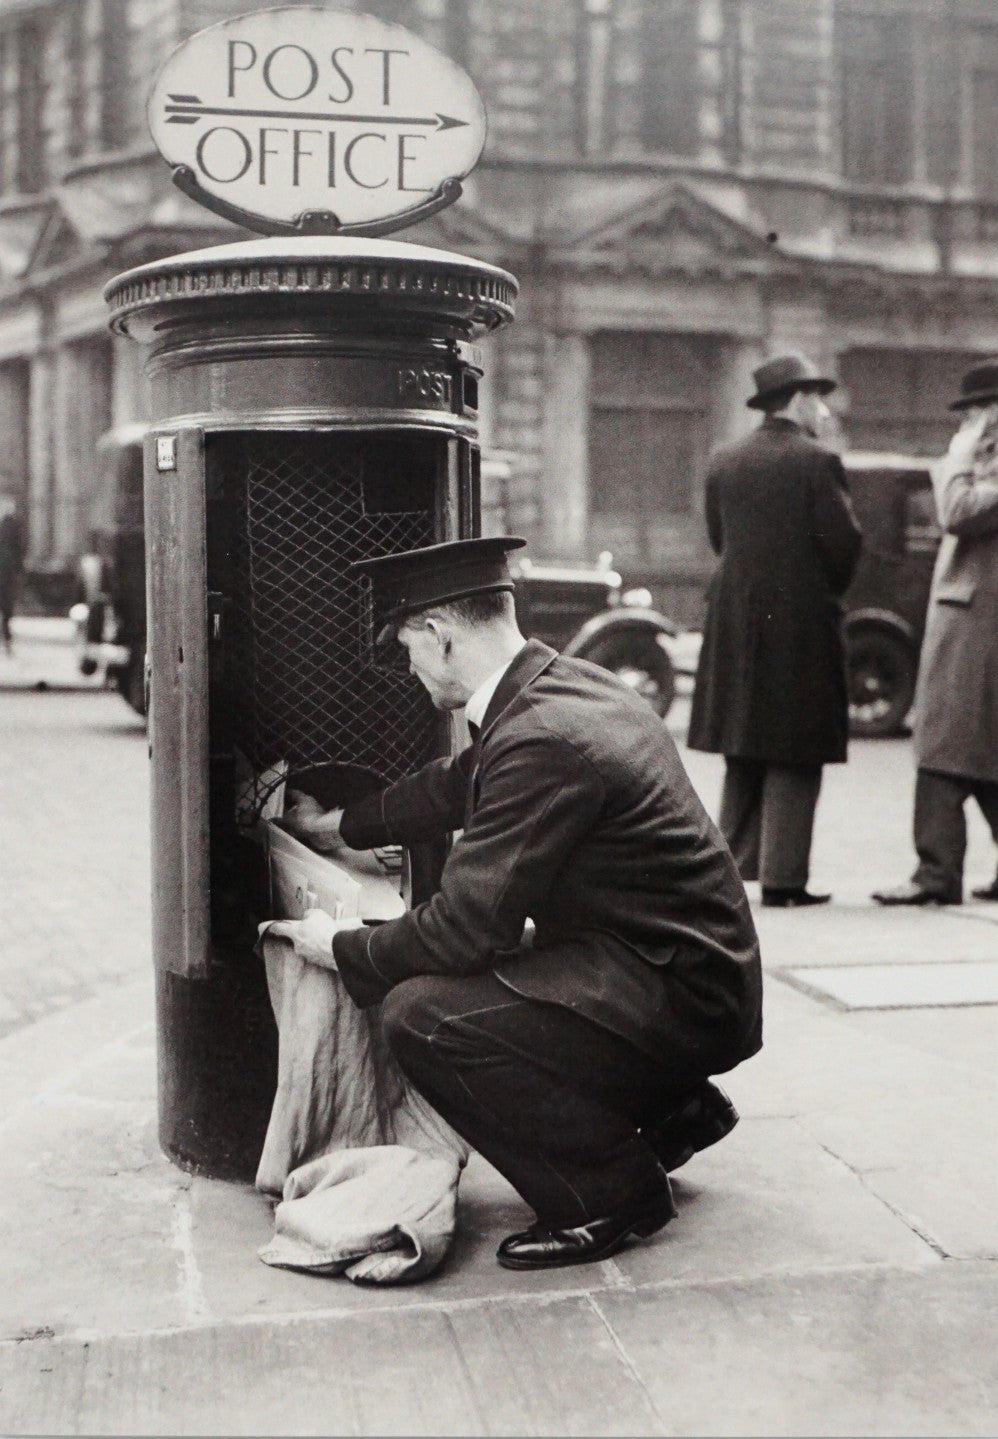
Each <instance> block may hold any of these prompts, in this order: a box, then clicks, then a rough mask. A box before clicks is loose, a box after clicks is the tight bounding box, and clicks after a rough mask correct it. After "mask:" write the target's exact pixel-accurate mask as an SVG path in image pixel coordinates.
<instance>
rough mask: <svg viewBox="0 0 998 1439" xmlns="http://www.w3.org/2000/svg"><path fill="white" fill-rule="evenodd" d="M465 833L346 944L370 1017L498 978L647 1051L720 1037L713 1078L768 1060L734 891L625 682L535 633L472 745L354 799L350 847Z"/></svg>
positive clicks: (343, 969)
mask: <svg viewBox="0 0 998 1439" xmlns="http://www.w3.org/2000/svg"><path fill="white" fill-rule="evenodd" d="M462 828H463V831H464V832H463V834H462V835H461V837H460V838H459V839H458V840H457V842H456V843H455V844H454V846H453V848H452V850H451V852H450V855H449V857H448V859H447V862H446V864H445V866H444V871H443V877H442V883H441V887H440V890H439V892H438V893H436V894H435V895H434V896H433V897H432V898H431V899H430V900H428V901H427V902H426V903H424V904H421V905H419V906H418V907H416V908H415V909H413V910H411V911H409V912H407V913H406V914H404V915H402V916H401V917H399V918H398V919H394V920H391V921H389V922H387V923H385V924H382V925H379V926H377V927H364V928H360V929H354V930H345V931H341V932H340V933H338V934H337V935H336V937H335V939H334V944H333V952H334V957H335V959H336V963H337V966H338V968H339V970H340V973H341V975H342V977H343V982H344V984H345V985H346V987H347V990H348V991H349V993H350V995H351V997H352V998H353V999H354V1001H355V1002H356V1003H357V1004H358V1005H360V1006H366V1005H370V1004H374V1003H377V1002H378V1001H380V1000H382V999H384V997H385V996H386V994H387V993H388V992H389V990H391V989H392V988H393V986H395V985H397V984H399V983H400V982H402V981H404V980H406V979H409V978H411V977H414V976H417V975H427V974H440V975H451V976H458V975H462V974H472V973H476V972H480V971H484V970H488V969H492V970H494V971H495V973H496V975H497V976H498V978H499V979H500V980H501V981H502V983H503V984H504V985H506V986H507V987H508V988H509V989H511V990H513V991H515V992H516V993H518V994H519V995H522V996H526V997H530V998H533V999H537V1000H541V1001H545V1002H549V1003H554V1004H557V1005H563V1006H567V1007H569V1008H571V1009H573V1010H575V1011H576V1012H577V1013H578V1014H580V1015H582V1016H584V1017H585V1018H587V1019H589V1020H591V1021H594V1022H595V1023H596V1024H598V1025H600V1026H602V1027H604V1028H605V1029H608V1030H610V1031H612V1032H613V1033H614V1034H617V1035H620V1036H621V1037H623V1038H624V1039H626V1040H628V1041H629V1042H630V1043H631V1044H633V1045H634V1046H636V1047H637V1048H639V1049H640V1050H642V1051H643V1052H644V1053H646V1054H648V1055H650V1056H652V1057H653V1058H655V1057H660V1056H661V1054H662V1052H663V1047H668V1045H669V1043H670V1036H671V1035H673V1034H675V1033H676V1032H677V1027H679V1028H681V1029H682V1030H683V1032H684V1034H685V1035H686V1037H687V1040H688V1038H689V1030H690V1028H691V1027H692V1028H693V1029H694V1030H696V1031H701V1030H702V1031H703V1032H704V1033H705V1034H709V1035H710V1036H711V1043H710V1046H709V1048H710V1050H711V1055H710V1057H709V1058H708V1057H707V1056H706V1055H705V1065H704V1073H707V1072H715V1073H716V1072H721V1071H723V1070H724V1069H728V1068H732V1067H733V1066H734V1065H735V1064H737V1063H739V1062H740V1061H741V1060H742V1059H745V1058H747V1057H748V1056H750V1055H752V1054H754V1053H755V1052H756V1051H757V1050H758V1049H759V1048H760V1046H761V1042H762V1020H761V1007H762V983H761V972H760V961H759V948H758V941H757V938H756V934H755V929H754V927H753V923H752V919H751V915H750V913H749V907H748V902H747V900H746V897H745V892H744V889H743V886H742V883H741V880H740V879H739V877H738V875H737V872H736V870H735V867H734V863H733V861H732V859H731V856H730V854H729V852H728V850H727V848H726V846H725V844H724V842H723V840H722V839H721V837H720V835H719V833H718V832H717V830H716V829H715V827H714V825H713V824H712V822H711V820H710V819H709V817H708V815H707V814H706V812H705V810H704V808H703V806H702V805H701V803H700V801H699V799H698V798H697V796H696V794H695V792H694V790H693V787H692V785H691V784H690V781H689V779H688V777H687V775H686V773H685V770H684V769H683V767H682V764H681V762H680V759H679V756H678V753H677V751H676V747H675V744H674V743H673V740H672V738H671V737H670V735H669V734H668V732H667V731H666V730H665V728H664V726H663V725H662V722H661V720H660V719H659V718H658V717H657V716H656V715H655V714H654V712H653V711H652V709H651V708H650V707H649V706H648V705H647V704H646V703H645V701H644V700H642V699H641V698H639V697H638V696H636V695H634V694H632V693H631V691H629V690H628V689H627V688H626V687H625V686H623V685H621V683H620V682H619V681H618V680H616V679H615V678H614V677H612V676H611V675H609V674H607V673H606V672H605V671H603V670H601V669H598V668H597V667H596V666H594V665H591V664H588V663H586V662H585V661H582V660H574V659H566V658H564V657H563V656H561V655H558V654H557V653H556V652H555V651H554V650H552V649H550V648H549V647H548V646H547V645H544V644H541V643H539V642H537V641H533V640H532V641H529V642H528V643H527V644H526V646H525V647H524V648H523V649H522V650H521V651H520V653H519V655H518V656H517V657H516V658H515V659H514V660H513V662H512V664H511V666H510V667H509V669H508V670H507V671H506V673H505V675H504V676H503V678H502V680H501V681H500V683H499V686H498V688H497V690H496V691H495V693H494V695H493V697H492V700H491V701H490V703H489V706H488V709H487V710H486V713H485V717H484V721H483V724H482V729H481V734H480V736H479V738H478V740H477V741H476V743H475V744H474V745H472V746H471V747H469V748H468V749H466V750H465V751H464V752H463V753H462V754H460V755H457V756H456V757H453V758H444V759H439V760H436V761H435V762H433V763H431V764H429V765H427V766H426V767H424V768H423V769H422V770H420V771H419V772H418V773H417V774H415V775H413V776H411V777H410V778H407V779H403V780H400V781H399V782H398V783H396V784H393V785H391V786H390V787H389V788H388V789H386V790H384V791H383V792H381V793H380V794H377V795H374V796H369V797H367V798H365V799H364V800H362V801H360V802H359V803H356V804H353V805H351V806H350V807H349V808H348V809H347V810H346V812H345V814H344V816H343V821H342V826H341V835H342V838H343V839H344V841H345V842H346V843H347V844H348V845H350V846H351V847H353V848H355V849H367V848H371V847H373V846H375V845H382V844H408V843H411V842H413V841H418V840H423V839H427V838H429V837H431V836H437V835H439V834H440V833H441V832H445V831H454V830H459V829H462ZM528 917H529V918H530V919H532V920H533V921H534V925H535V931H536V937H535V942H534V945H533V947H532V948H522V947H521V936H522V933H523V928H524V922H525V920H526V919H527V918H528Z"/></svg>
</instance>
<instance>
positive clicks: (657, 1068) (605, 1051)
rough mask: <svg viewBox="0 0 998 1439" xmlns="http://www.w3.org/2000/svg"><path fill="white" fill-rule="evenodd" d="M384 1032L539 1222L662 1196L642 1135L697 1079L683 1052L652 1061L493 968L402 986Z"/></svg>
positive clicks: (392, 998) (418, 1082) (563, 1220)
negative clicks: (519, 988) (518, 989)
mask: <svg viewBox="0 0 998 1439" xmlns="http://www.w3.org/2000/svg"><path fill="white" fill-rule="evenodd" d="M382 1023H383V1025H384V1030H385V1034H386V1037H387V1039H388V1042H389V1044H390V1045H391V1048H392V1051H393V1052H394V1054H395V1056H396V1058H397V1059H398V1061H399V1064H400V1065H401V1067H402V1069H403V1071H404V1073H405V1074H406V1076H407V1077H408V1079H409V1080H410V1081H411V1083H412V1084H413V1085H415V1087H416V1088H417V1089H418V1090H419V1091H420V1093H421V1094H423V1095H424V1096H425V1097H426V1098H427V1099H428V1100H429V1101H430V1103H431V1104H433V1105H434V1106H435V1108H436V1109H437V1110H438V1111H439V1112H440V1113H441V1114H442V1115H443V1116H444V1118H445V1119H447V1120H448V1121H449V1122H450V1123H451V1124H452V1125H453V1126H454V1128H455V1129H456V1130H457V1132H458V1133H459V1134H460V1135H462V1136H463V1137H464V1138H465V1139H466V1140H467V1141H468V1143H469V1144H471V1145H472V1146H473V1147H474V1148H475V1149H477V1150H478V1152H479V1153H480V1154H482V1155H484V1157H485V1158H486V1159H488V1160H489V1161H490V1163H492V1164H494V1165H495V1167H496V1169H498V1170H499V1172H500V1173H501V1174H503V1175H505V1177H506V1178H507V1179H508V1180H509V1181H510V1183H511V1184H512V1185H513V1186H514V1188H515V1189H517V1190H518V1192H519V1193H520V1194H521V1195H522V1196H523V1198H524V1199H525V1200H526V1201H527V1203H528V1204H529V1205H530V1206H531V1208H532V1209H533V1210H534V1211H535V1213H536V1214H537V1216H538V1218H539V1219H541V1220H542V1221H544V1222H546V1223H547V1224H549V1225H551V1226H553V1227H570V1226H574V1225H578V1224H583V1223H585V1222H586V1221H587V1220H592V1219H600V1218H603V1217H605V1216H607V1215H611V1214H614V1213H616V1212H617V1211H619V1210H620V1209H621V1208H622V1207H625V1206H627V1205H628V1204H629V1203H630V1202H631V1201H634V1200H638V1201H640V1200H642V1199H644V1198H648V1197H652V1196H654V1195H658V1194H661V1193H663V1192H665V1191H666V1190H667V1187H668V1181H667V1178H666V1175H665V1173H664V1171H663V1170H662V1169H661V1168H660V1167H659V1164H658V1162H657V1160H656V1158H655V1156H654V1154H653V1153H652V1151H651V1149H649V1147H648V1145H647V1144H646V1143H645V1142H644V1140H643V1139H642V1138H641V1136H640V1135H639V1133H638V1126H639V1125H641V1124H642V1123H647V1122H648V1121H649V1120H651V1119H653V1118H656V1117H659V1118H661V1117H663V1116H664V1115H666V1114H668V1113H670V1112H671V1111H672V1110H673V1109H675V1108H676V1107H677V1105H678V1104H679V1103H681V1102H682V1100H683V1098H684V1097H685V1096H686V1095H688V1094H689V1093H690V1091H691V1090H693V1089H694V1088H696V1087H697V1085H698V1084H699V1083H700V1082H701V1081H702V1080H703V1079H705V1078H706V1077H707V1076H706V1075H705V1074H704V1073H703V1072H702V1069H701V1068H699V1067H696V1068H693V1069H691V1068H688V1067H687V1066H688V1065H689V1064H690V1057H689V1056H684V1055H683V1054H682V1053H681V1052H679V1050H680V1049H681V1048H682V1046H681V1045H680V1046H677V1047H676V1052H675V1053H673V1054H670V1055H664V1056H663V1059H662V1061H661V1063H656V1062H655V1061H653V1060H652V1059H650V1058H649V1057H648V1056H647V1055H645V1054H642V1053H641V1052H640V1051H639V1050H638V1049H636V1048H635V1047H634V1046H633V1045H631V1044H629V1043H628V1042H627V1041H626V1040H624V1039H621V1038H619V1037H618V1036H617V1035H614V1034H612V1033H610V1032H609V1031H608V1030H604V1029H602V1028H600V1027H599V1026H598V1025H595V1024H592V1023H591V1022H590V1021H589V1020H587V1019H583V1018H582V1017H581V1016H579V1015H577V1014H575V1013H574V1012H573V1011H572V1010H569V1009H565V1008H563V1007H562V1006H560V1005H554V1004H544V1003H541V1002H539V1001H537V1000H531V999H524V998H522V997H521V996H520V995H518V994H516V993H514V992H513V990H511V989H508V988H507V987H506V986H505V985H504V984H502V983H501V982H500V981H499V980H498V979H497V978H496V976H495V975H494V974H493V973H491V972H488V973H486V974H480V975H468V976H461V977H457V978H451V977H443V976H439V975H420V976H419V977H417V978H415V979H409V980H405V981H404V982H403V983H402V984H399V985H396V987H395V988H394V989H393V990H392V991H391V993H390V994H389V995H388V996H387V998H386V999H385V1001H384V1004H383V1006H382ZM700 1063H701V1064H702V1059H701V1061H700Z"/></svg>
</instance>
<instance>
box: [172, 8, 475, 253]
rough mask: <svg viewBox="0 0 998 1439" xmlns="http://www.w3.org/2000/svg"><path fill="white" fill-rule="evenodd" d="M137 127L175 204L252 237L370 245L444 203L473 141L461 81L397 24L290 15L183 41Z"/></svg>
mask: <svg viewBox="0 0 998 1439" xmlns="http://www.w3.org/2000/svg"><path fill="white" fill-rule="evenodd" d="M148 116H149V128H150V130H151V132H152V137H153V140H154V141H155V143H156V146H157V148H158V149H159V151H160V153H161V154H162V155H163V157H164V158H165V159H166V160H168V161H169V163H170V164H171V165H172V166H173V167H174V168H173V178H174V180H175V182H176V183H177V184H178V185H179V186H180V188H181V189H182V190H184V191H185V193H187V194H189V195H191V196H193V198H195V199H197V200H198V201H200V203H202V204H203V205H206V206H207V207H208V208H209V209H212V210H214V211H216V212H217V213H219V214H222V215H224V216H226V217H227V218H228V219H232V220H235V221H236V223H237V224H241V225H244V226H245V227H246V228H247V229H251V230H258V231H262V232H264V233H266V234H307V233H325V234H351V233H352V234H366V235H375V234H384V233H387V232H388V231H390V230H393V229H396V228H398V227H399V226H400V225H403V224H408V223H412V222H413V221H414V220H416V219H419V218H423V216H425V215H427V214H432V213H433V212H434V211H436V210H439V209H441V208H442V207H443V206H444V205H447V204H450V203H451V201H452V200H455V199H456V198H457V196H458V195H460V193H461V180H462V179H463V178H464V176H465V175H467V174H468V172H469V171H470V170H472V169H473V168H474V166H475V164H476V162H477V161H478V158H479V156H480V155H481V153H482V148H483V146H484V144H485V130H486V122H485V108H484V106H483V104H482V101H481V97H480V96H479V94H478V91H477V90H476V89H475V86H474V84H473V83H472V81H471V79H470V77H469V76H468V75H466V74H465V72H464V71H463V70H461V69H460V68H459V67H458V66H457V65H455V64H454V63H453V62H452V61H451V60H449V59H448V58H447V56H446V55H442V54H441V53H440V51H439V50H435V49H434V48H433V46H432V45H428V44H427V43H426V42H425V41H424V40H422V39H420V37H419V36H418V35H414V34H412V32H411V31H409V30H405V29H403V28H402V27H401V26H400V25H389V24H385V23H384V22H383V21H381V20H378V19H376V18H375V17H374V16H373V15H363V14H356V13H354V12H352V11H347V10H333V9H327V8H325V7H320V6H294V7H289V8H285V9H276V10H263V11H259V12H258V13H256V14H253V15H241V16H237V17H236V18H234V19H231V20H225V21H223V22H222V23H221V24H219V25H213V26H211V27H210V28H209V29H207V30H201V31H199V32H198V33H197V34H196V35H192V36H191V38H190V39H189V40H187V41H186V42H185V43H184V44H183V45H181V46H180V47H179V49H177V50H175V51H174V53H173V54H172V55H171V56H170V58H169V60H167V62H166V64H165V65H164V66H163V69H162V70H161V71H160V73H159V75H158V76H157V79H156V82H155V85H154V86H153V90H152V93H151V95H150V97H149V106H148Z"/></svg>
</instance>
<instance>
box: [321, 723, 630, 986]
mask: <svg viewBox="0 0 998 1439" xmlns="http://www.w3.org/2000/svg"><path fill="white" fill-rule="evenodd" d="M394 788H398V787H397V786H396V787H394ZM603 798H604V790H603V782H602V780H601V779H600V777H599V775H598V773H597V772H596V771H595V770H594V769H593V767H592V766H591V765H590V763H589V761H588V760H586V759H584V758H583V757H582V756H581V755H579V754H578V752H577V751H576V750H575V749H574V748H573V747H572V745H571V744H570V743H569V742H568V741H566V740H564V739H562V738H560V737H558V736H555V735H551V734H549V733H548V732H546V731H544V730H540V729H537V730H531V731H528V732H526V733H524V732H523V731H522V730H518V731H517V732H514V733H513V734H511V735H509V736H507V737H504V738H500V737H499V736H498V735H496V734H493V735H492V736H491V738H490V740H489V742H488V744H487V745H486V746H485V748H484V750H483V753H482V762H481V773H480V798H479V801H478V805H477V807H476V809H475V813H474V818H473V820H472V822H471V824H470V825H469V827H468V828H467V829H466V830H465V832H464V834H463V835H462V837H461V838H460V839H459V840H458V841H457V843H456V844H455V846H454V848H453V849H452V850H451V853H450V855H449V857H448V860H447V864H446V866H445V868H444V873H443V880H442V884H441V888H440V890H439V891H438V893H437V894H435V895H434V896H433V897H432V899H430V900H428V901H427V902H426V903H425V904H422V905H419V906H418V907H417V908H415V909H413V910H411V911H409V912H408V913H407V914H404V915H401V916H400V917H399V918H398V919H394V920H390V921H388V922H387V923H385V924H382V925H379V926H378V927H377V928H376V929H355V930H346V931H343V932H342V933H340V934H338V935H337V936H336V938H335V941H334V949H333V952H334V955H335V958H336V962H337V966H338V968H339V971H340V973H341V975H342V977H343V982H344V984H345V985H346V987H347V989H348V991H349V993H350V995H351V997H352V998H353V999H354V1001H355V1002H356V1003H357V1004H359V1005H362V1006H363V1005H366V1004H371V1003H375V1002H377V1001H378V1000H381V999H383V998H384V996H385V994H386V993H387V992H388V990H390V989H391V988H392V987H393V986H394V985H396V984H398V983H400V982H401V981H402V980H404V979H408V978H411V977H412V976H414V975H418V974H454V975H457V974H472V973H476V972H479V971H482V970H486V969H489V968H491V966H492V964H493V963H494V960H495V956H496V954H497V953H500V952H502V951H504V950H510V949H513V948H514V947H515V946H516V945H517V944H518V943H519V941H520V938H521V936H522V933H523V926H524V921H525V920H526V919H527V917H528V916H529V915H531V914H533V913H534V911H535V908H539V907H541V906H542V904H543V900H544V898H545V896H546V895H547V893H548V891H549V889H550V886H551V884H552V882H553V881H554V879H555V877H556V876H557V874H558V872H559V870H560V869H561V867H562V866H563V865H564V864H565V862H566V860H567V859H568V858H569V856H570V855H571V853H572V851H573V850H574V848H575V847H576V846H577V845H578V843H579V842H580V840H581V839H582V838H583V837H584V836H585V835H586V834H587V833H588V832H589V831H590V830H591V828H592V826H593V823H594V821H595V819H596V817H597V815H598V814H599V811H600V808H601V806H602V803H603Z"/></svg>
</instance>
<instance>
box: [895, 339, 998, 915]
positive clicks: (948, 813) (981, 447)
mask: <svg viewBox="0 0 998 1439" xmlns="http://www.w3.org/2000/svg"><path fill="white" fill-rule="evenodd" d="M951 408H952V409H956V410H962V411H964V412H965V419H964V423H963V424H962V425H961V426H960V428H959V429H958V430H957V432H956V434H955V435H954V436H953V440H952V442H951V444H950V447H949V450H948V452H947V453H946V455H945V456H944V457H943V459H942V460H941V461H940V462H939V463H938V465H936V466H935V467H934V468H933V472H932V485H933V490H934V492H935V498H936V509H937V512H938V516H939V523H940V526H941V527H942V530H943V539H942V543H941V545H940V547H939V553H938V555H937V556H936V565H935V569H934V571H933V576H932V588H931V591H930V594H929V610H928V615H927V617H926V626H925V639H924V641H923V644H922V656H921V661H920V664H919V674H918V687H917V690H916V694H915V707H916V719H915V732H914V749H915V757H916V760H917V763H918V771H917V774H916V778H915V814H914V838H915V850H916V852H917V854H918V865H917V867H916V869H915V872H914V874H913V876H912V878H911V881H910V883H908V884H904V885H900V886H898V887H897V888H895V889H886V890H878V891H877V892H876V893H875V894H874V896H873V897H874V899H876V900H878V901H879V902H880V903H881V904H959V903H960V902H961V900H962V898H963V859H964V853H965V851H966V847H967V830H966V820H965V817H964V805H965V803H966V801H967V800H968V799H969V798H970V797H971V795H972V796H973V797H974V798H975V799H976V801H977V803H978V805H979V806H980V809H981V812H982V813H983V815H984V818H985V819H986V820H987V822H988V825H989V826H990V829H991V833H992V835H993V836H994V838H995V843H996V844H998V359H996V360H990V361H988V362H987V363H985V364H981V365H975V366H974V367H973V368H972V369H970V370H968V371H967V373H966V374H965V375H964V377H963V382H962V385H961V393H960V396H959V397H958V398H957V399H956V400H955V401H954V402H953V405H952V406H951ZM974 896H975V898H977V899H998V879H996V880H994V881H993V882H992V883H991V884H989V885H987V886H986V887H985V888H983V889H978V890H975V891H974Z"/></svg>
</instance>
